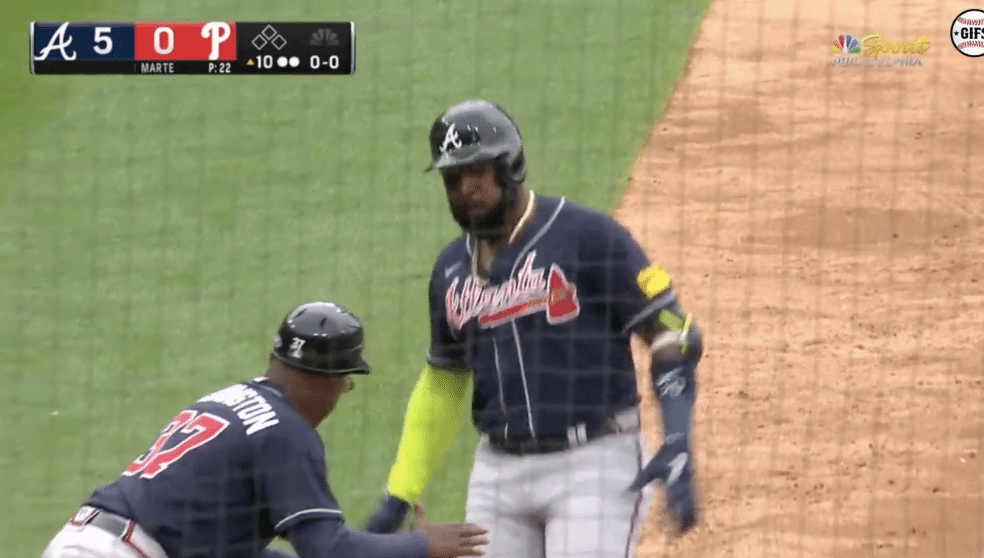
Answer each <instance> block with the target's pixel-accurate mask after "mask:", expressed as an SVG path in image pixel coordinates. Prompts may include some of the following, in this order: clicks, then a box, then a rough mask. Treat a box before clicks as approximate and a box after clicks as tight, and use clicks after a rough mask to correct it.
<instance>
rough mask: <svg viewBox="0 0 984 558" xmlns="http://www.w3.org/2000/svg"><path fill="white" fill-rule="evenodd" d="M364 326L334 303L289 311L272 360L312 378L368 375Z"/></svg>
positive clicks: (276, 338) (280, 331)
mask: <svg viewBox="0 0 984 558" xmlns="http://www.w3.org/2000/svg"><path fill="white" fill-rule="evenodd" d="M362 347H363V332H362V323H361V322H360V321H359V319H358V318H356V317H355V316H354V315H352V313H351V312H349V311H348V310H346V309H344V308H342V307H341V306H338V305H337V304H333V303H331V302H309V303H307V304H302V305H301V306H298V307H297V308H295V309H293V310H291V311H290V313H288V314H287V316H285V317H284V320H283V323H281V324H280V330H279V331H277V336H276V337H275V338H274V340H273V350H272V351H271V352H270V354H271V355H273V357H275V358H277V359H279V360H281V361H283V362H284V363H286V364H288V365H290V366H293V367H295V368H299V369H301V370H304V371H305V372H310V373H313V374H368V373H369V370H370V367H369V364H368V363H367V362H366V361H365V360H363V358H362Z"/></svg>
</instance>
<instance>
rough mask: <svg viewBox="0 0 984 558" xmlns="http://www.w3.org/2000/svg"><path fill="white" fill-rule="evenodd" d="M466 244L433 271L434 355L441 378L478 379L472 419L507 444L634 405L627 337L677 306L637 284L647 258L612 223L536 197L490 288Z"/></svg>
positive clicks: (452, 248)
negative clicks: (460, 370)
mask: <svg viewBox="0 0 984 558" xmlns="http://www.w3.org/2000/svg"><path fill="white" fill-rule="evenodd" d="M473 244H474V239H473V238H472V237H471V236H470V235H467V234H464V235H462V236H461V237H459V238H458V239H456V240H455V241H454V242H452V243H451V244H449V245H448V246H447V247H446V248H445V249H444V250H443V252H441V254H440V256H439V257H438V258H437V261H436V263H435V266H434V269H433V272H432V275H431V282H430V313H431V346H430V351H429V354H428V361H429V362H430V363H431V364H433V365H434V366H437V367H466V368H471V369H472V370H474V374H475V394H474V399H473V405H472V419H473V422H474V423H475V426H476V427H477V428H478V430H480V431H482V432H485V433H489V434H496V435H498V436H505V437H507V438H510V439H519V440H522V439H528V438H533V437H537V438H548V437H561V438H566V437H567V429H568V428H569V427H572V426H574V425H576V424H578V423H582V422H583V423H585V424H587V425H596V424H598V423H600V422H601V421H603V420H605V419H606V418H607V417H608V416H610V415H611V414H613V413H616V412H618V411H620V410H622V409H624V408H626V407H630V406H632V405H635V404H636V403H637V399H638V396H637V390H636V380H635V373H634V368H633V363H632V356H631V350H630V342H629V335H630V332H629V330H630V328H631V327H632V326H634V325H635V324H636V323H638V321H639V320H640V319H642V318H644V317H645V316H647V315H649V314H651V313H652V312H653V311H655V310H657V309H659V308H662V307H665V306H667V305H669V304H671V303H672V302H674V301H675V294H674V292H673V291H672V289H670V290H668V291H667V292H666V293H664V294H663V295H661V296H658V297H657V298H656V299H650V298H649V297H647V296H646V295H645V294H644V293H643V292H642V290H641V289H640V287H639V286H638V284H637V277H638V276H639V272H640V271H641V270H643V269H645V268H647V267H648V266H650V265H651V264H650V262H649V259H648V258H647V256H646V255H645V253H644V252H643V250H642V248H641V247H640V246H639V244H638V243H637V242H636V241H635V240H634V239H633V238H632V236H631V234H630V233H629V231H628V230H627V229H625V227H623V226H622V225H621V224H619V223H618V222H616V221H615V220H613V219H612V218H611V217H610V216H608V215H605V214H603V213H601V212H599V211H595V210H593V209H589V208H586V207H584V206H581V205H578V204H576V203H574V202H571V201H570V200H567V199H564V198H556V197H550V196H538V206H537V209H536V213H535V216H534V217H533V219H532V221H531V223H530V224H529V225H528V226H527V228H526V231H525V232H524V233H523V235H522V237H521V238H519V239H517V240H516V241H515V242H514V243H513V244H511V245H509V246H508V247H506V248H505V249H504V250H503V251H502V252H501V253H500V254H498V255H497V257H496V259H495V262H494V264H493V269H492V272H491V275H490V276H489V278H488V282H487V284H486V283H484V282H483V281H482V280H480V279H477V278H476V277H475V276H474V275H473V273H472V252H473V250H474V248H473Z"/></svg>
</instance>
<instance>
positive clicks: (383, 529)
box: [364, 494, 410, 534]
mask: <svg viewBox="0 0 984 558" xmlns="http://www.w3.org/2000/svg"><path fill="white" fill-rule="evenodd" d="M408 513H410V504H408V503H407V502H404V501H403V500H401V499H400V498H397V497H396V496H393V495H392V494H386V495H385V496H383V499H382V500H380V502H379V507H378V508H377V509H376V513H374V514H372V515H371V516H370V517H369V519H368V520H367V521H366V526H365V527H364V530H365V531H367V532H369V533H379V534H387V533H395V532H397V531H399V530H400V527H402V526H403V522H404V521H405V520H406V518H407V514H408Z"/></svg>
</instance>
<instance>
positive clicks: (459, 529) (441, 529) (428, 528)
mask: <svg viewBox="0 0 984 558" xmlns="http://www.w3.org/2000/svg"><path fill="white" fill-rule="evenodd" d="M410 530H411V531H416V532H418V533H423V534H424V536H425V537H427V546H428V548H429V549H430V553H429V554H428V555H427V556H428V557H429V558H455V557H456V556H484V555H485V546H486V545H488V544H489V539H488V537H487V536H486V535H487V534H488V530H487V529H483V528H482V527H479V526H478V525H474V524H472V523H428V522H427V519H426V517H425V516H424V508H423V506H421V505H420V504H416V505H414V506H413V523H412V524H411V525H410Z"/></svg>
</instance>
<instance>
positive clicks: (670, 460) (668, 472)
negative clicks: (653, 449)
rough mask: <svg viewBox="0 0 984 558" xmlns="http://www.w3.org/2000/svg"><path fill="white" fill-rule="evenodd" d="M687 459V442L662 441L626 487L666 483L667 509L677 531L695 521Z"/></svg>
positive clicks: (637, 487)
mask: <svg viewBox="0 0 984 558" xmlns="http://www.w3.org/2000/svg"><path fill="white" fill-rule="evenodd" d="M690 459H691V456H690V450H689V448H688V447H687V444H686V442H677V443H672V444H664V445H663V447H662V448H660V450H659V452H658V453H657V454H656V456H655V457H653V458H652V459H651V460H650V461H649V463H647V464H646V466H645V467H643V468H642V470H641V471H639V474H638V475H637V476H636V479H635V481H634V482H633V483H632V485H631V486H630V487H629V489H630V490H641V489H642V487H644V486H646V485H647V484H649V483H651V482H653V481H656V480H658V481H661V482H662V483H663V485H664V486H665V487H666V507H667V511H669V513H670V516H672V517H673V519H674V520H675V521H676V522H677V527H678V529H679V533H680V534H683V533H686V532H687V531H689V530H690V529H692V528H693V527H694V526H695V525H697V505H696V501H695V498H694V491H693V485H692V480H693V479H692V474H691V469H690Z"/></svg>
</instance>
